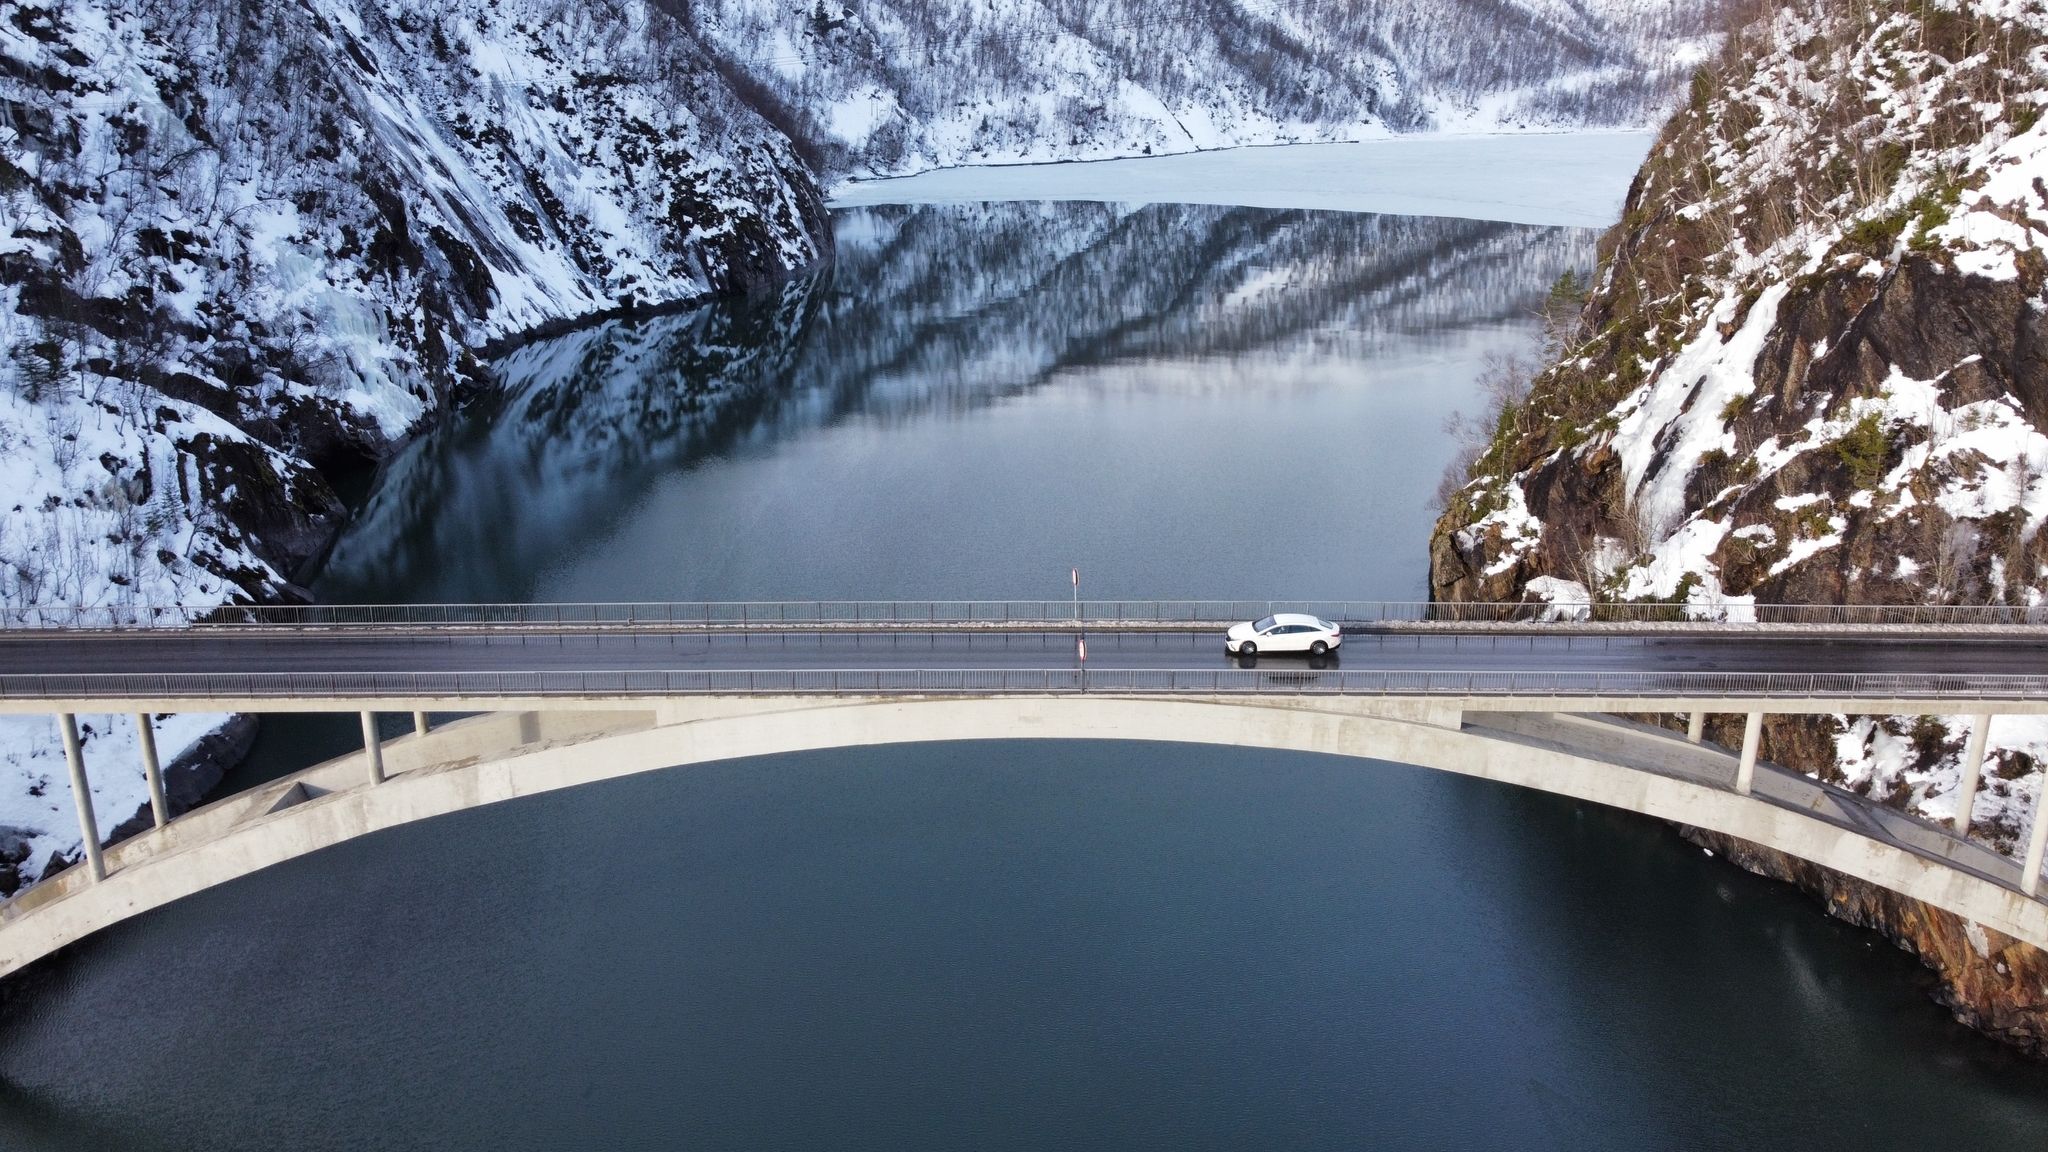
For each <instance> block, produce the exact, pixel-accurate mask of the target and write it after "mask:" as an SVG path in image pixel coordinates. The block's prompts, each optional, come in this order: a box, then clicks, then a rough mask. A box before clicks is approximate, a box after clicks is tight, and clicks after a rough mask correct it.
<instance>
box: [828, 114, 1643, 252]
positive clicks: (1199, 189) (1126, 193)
mask: <svg viewBox="0 0 2048 1152" xmlns="http://www.w3.org/2000/svg"><path fill="white" fill-rule="evenodd" d="M1654 139H1655V137H1654V136H1653V135H1652V134H1651V133H1648V132H1572V133H1555V134H1515V135H1502V136H1408V137H1393V138H1389V139H1385V140H1371V141H1365V142H1362V143H1357V144H1287V145H1277V146H1273V147H1267V148H1231V149H1225V150H1219V151H1211V152H1187V153H1180V154H1176V155H1172V156H1144V157H1138V158H1135V159H1129V160H1096V161H1086V162H1080V163H1072V164H1022V165H1008V166H992V167H971V168H946V169H941V170H939V171H935V172H925V173H922V174H920V175H917V176H905V177H901V178H899V179H894V180H868V181H855V182H849V183H846V184H842V185H840V186H839V187H838V188H836V189H834V191H833V194H832V201H831V203H832V207H834V208H854V207H864V206H868V205H875V204H952V203H963V202H971V201H989V200H1095V201H1103V202H1109V203H1124V204H1166V203H1172V204H1231V205H1238V206H1242V207H1248V208H1316V209H1326V210H1330V211H1338V212H1379V213H1385V214H1389V215H1398V216H1452V217H1458V218H1460V219H1467V220H1500V221H1504V222H1506V223H1510V224H1538V225H1555V226H1563V227H1574V228H1605V227H1607V226H1608V225H1610V224H1613V223H1614V222H1615V221H1616V220H1618V219H1620V218H1621V205H1622V201H1623V199H1624V198H1626V197H1627V195H1628V187H1629V183H1630V181H1632V180H1634V179H1635V175H1636V171H1637V170H1638V169H1639V168H1641V167H1642V164H1643V158H1644V157H1645V156H1646V155H1648V154H1649V151H1650V144H1651V142H1652V141H1653V140H1654Z"/></svg>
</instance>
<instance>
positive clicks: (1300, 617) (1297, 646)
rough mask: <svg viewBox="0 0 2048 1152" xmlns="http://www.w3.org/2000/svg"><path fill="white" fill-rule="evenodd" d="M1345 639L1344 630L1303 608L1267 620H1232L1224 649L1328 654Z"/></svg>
mask: <svg viewBox="0 0 2048 1152" xmlns="http://www.w3.org/2000/svg"><path fill="white" fill-rule="evenodd" d="M1342 643H1344V630H1343V629H1341V628H1339V627H1337V626H1336V625H1335V624H1332V623H1330V622H1329V621H1328V620H1323V619H1320V618H1318V617H1315V616H1310V615H1307V614H1305V613H1301V612H1275V613H1273V614H1272V615H1271V616H1268V617H1266V618H1265V619H1264V620H1254V621H1252V622H1251V623H1249V624H1232V625H1231V626H1230V631H1228V632H1225V633H1224V634H1223V650H1224V651H1225V652H1228V653H1230V654H1231V655H1233V656H1257V655H1259V654H1260V653H1275V652H1306V653H1308V654H1309V655H1311V656H1327V655H1328V654H1330V653H1331V652H1334V651H1336V650H1337V647H1338V645H1340V644H1342Z"/></svg>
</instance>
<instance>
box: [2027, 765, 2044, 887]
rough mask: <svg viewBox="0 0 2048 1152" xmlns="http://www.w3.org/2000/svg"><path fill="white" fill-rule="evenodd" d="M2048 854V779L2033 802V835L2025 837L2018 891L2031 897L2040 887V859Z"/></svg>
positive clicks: (2042, 784)
mask: <svg viewBox="0 0 2048 1152" xmlns="http://www.w3.org/2000/svg"><path fill="white" fill-rule="evenodd" d="M2044 853H2048V779H2043V780H2042V781H2041V795H2040V796H2038V797H2036V798H2035V800H2034V833H2033V835H2031V836H2029V837H2027V859H2026V863H2024V864H2021V865H2020V891H2022V892H2025V893H2026V894H2027V895H2029V896H2032V895H2033V894H2034V890H2035V889H2037V888H2039V887H2040V886H2041V857H2042V855H2043V854H2044Z"/></svg>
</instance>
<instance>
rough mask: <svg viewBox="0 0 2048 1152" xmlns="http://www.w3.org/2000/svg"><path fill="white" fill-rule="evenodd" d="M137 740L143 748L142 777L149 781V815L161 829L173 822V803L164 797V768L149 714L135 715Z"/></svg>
mask: <svg viewBox="0 0 2048 1152" xmlns="http://www.w3.org/2000/svg"><path fill="white" fill-rule="evenodd" d="M135 738H136V740H137V742H138V743H139V744H140V745H141V747H142V775H143V778H144V779H146V780H148V781H149V815H150V817H151V819H153V820H155V821H156V826H157V827H159V828H161V827H163V826H164V825H166V824H169V823H170V822H171V802H170V799H169V798H168V797H166V796H165V795H164V767H163V764H161V763H160V762H159V761H158V760H157V755H156V729H155V728H154V727H152V726H151V725H150V723H149V713H147V712H137V713H136V714H135Z"/></svg>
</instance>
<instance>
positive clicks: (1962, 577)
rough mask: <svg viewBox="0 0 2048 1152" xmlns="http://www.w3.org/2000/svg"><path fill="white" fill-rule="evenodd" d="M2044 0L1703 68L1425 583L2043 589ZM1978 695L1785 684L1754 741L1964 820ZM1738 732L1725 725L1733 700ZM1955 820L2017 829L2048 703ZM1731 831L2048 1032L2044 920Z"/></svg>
mask: <svg viewBox="0 0 2048 1152" xmlns="http://www.w3.org/2000/svg"><path fill="white" fill-rule="evenodd" d="M2044 47H2048V15H2044V14H2043V13H2041V12H2040V11H2039V10H2038V9H2035V8H2032V7H2022V6H2010V5H1964V6H1948V7H1945V6H1941V5H1925V4H1919V3H1908V2H1902V0H1879V2H1877V3H1853V4H1852V3H1848V2H1846V0H1808V2H1807V3H1802V4H1797V5H1792V6H1789V7H1779V8H1773V9H1770V10H1767V11H1765V12H1764V13H1763V14H1762V15H1761V16H1760V18H1759V19H1758V20H1757V22H1756V23H1754V24H1752V25H1750V26H1748V27H1746V28H1744V29H1742V30H1740V31H1739V32H1738V33H1736V34H1734V35H1733V36H1732V37H1731V39H1730V41H1729V44H1728V46H1727V49H1726V51H1725V53H1724V54H1723V55H1722V57H1721V58H1720V59H1718V60H1717V61H1715V62H1714V63H1713V64H1711V65H1710V66H1709V67H1707V68H1705V69H1703V70H1702V71H1701V72H1700V74H1699V75H1698V76H1697V77H1696V78H1695V79H1694V82H1693V85H1692V89H1691V93H1690V99H1689V101H1688V104H1687V106H1686V107H1685V108H1684V109H1683V110H1681V111H1680V112H1679V113H1678V115H1677V116H1676V117H1675V118H1674V119H1673V120H1672V122H1671V124H1670V125H1669V126H1668V127H1667V128H1666V129H1665V131H1664V132H1663V134H1662V136H1661V138H1660V139H1659V141H1658V143H1657V144H1656V145H1655V147H1654V148H1653V149H1652V151H1651V155H1650V157H1649V160H1648V162H1647V163H1646V165H1645V167H1644V169H1643V171H1642V173H1641V175H1640V176H1639V177H1638V178H1637V181H1636V183H1635V186H1634V187H1633V188H1632V189H1631V192H1630V196H1629V200H1628V206H1627V211H1626V215H1625V216H1624V219H1623V221H1622V223H1621V224H1620V226H1618V227H1617V228H1616V229H1615V230H1614V231H1613V232H1612V233H1610V235H1609V236H1608V237H1607V239H1606V240H1605V241H1604V242H1603V245H1602V248H1603V254H1602V269H1601V273H1600V276H1599V278H1598V279H1597V281H1596V282H1595V284H1594V285H1593V287H1592V289H1591V291H1590V292H1585V293H1584V294H1583V299H1582V300H1580V299H1579V297H1580V295H1581V293H1580V292H1579V289H1578V286H1577V285H1561V286H1560V290H1559V292H1558V293H1556V294H1554V298H1556V297H1558V296H1562V297H1565V298H1567V300H1568V302H1576V303H1577V304H1578V306H1577V307H1574V308H1567V309H1565V310H1564V314H1565V315H1564V319H1563V322H1562V323H1560V324H1558V325H1557V326H1556V327H1555V328H1554V329H1553V332H1552V338H1553V347H1552V351H1553V352H1554V353H1555V357H1554V359H1555V361H1556V362H1555V364H1554V365H1553V366H1552V367H1551V368H1550V369H1548V370H1547V371H1545V372H1544V373H1542V374H1541V375H1540V376H1538V377H1537V378H1536V379H1535V380H1534V381H1533V382H1532V385H1531V387H1530V388H1529V389H1528V390H1527V391H1526V393H1523V394H1509V395H1506V396H1505V397H1504V398H1503V399H1504V402H1503V404H1502V407H1501V409H1500V411H1499V412H1498V413H1497V417H1498V419H1497V421H1496V425H1495V435H1494V437H1493V438H1492V440H1491V442H1489V443H1487V444H1485V445H1482V446H1479V447H1478V449H1477V451H1476V452H1475V456H1474V459H1473V460H1472V461H1471V463H1470V466H1469V473H1468V475H1467V476H1466V477H1464V478H1463V480H1464V482H1463V483H1462V485H1460V486H1456V487H1455V488H1454V490H1453V492H1452V494H1451V497H1450V499H1449V500H1448V501H1447V507H1446V510H1445V513H1444V515H1443V517H1442V519H1441V520H1440V522H1439V523H1438V525H1437V528H1436V531H1435V534H1434V536H1433V537H1432V540H1431V544H1430V561H1431V574H1430V580H1431V587H1432V591H1433V594H1434V595H1435V596H1436V597H1438V598H1440V599H1443V600H1508V601H1514V600H1522V599H1528V600H1532V601H1547V602H1549V604H1550V605H1551V609H1550V610H1551V611H1554V612H1564V613H1568V614H1578V615H1586V614H1598V613H1599V612H1600V611H1601V610H1602V606H1603V605H1604V604H1609V603H1614V602H1654V603H1659V604H1670V605H1671V607H1670V609H1669V611H1670V612H1672V613H1673V614H1674V615H1692V616H1697V617H1704V618H1720V617H1732V618H1738V619H1739V618H1742V617H1743V616H1744V614H1745V613H1747V612H1748V610H1749V608H1750V606H1751V605H1754V604H1757V603H1819V604H1833V603H1893V604H1952V603H1985V602H1991V603H2007V604H2014V605H2038V604H2042V603H2044V602H2048V537H2044V533H2043V532H2042V528H2043V527H2044V519H2048V436H2044V435H2043V434H2042V431H2041V429H2043V428H2048V422H2044V421H2048V327H2044V323H2048V183H2044V180H2048V126H2044V125H2043V122H2042V121H2043V111H2044V108H2048V56H2044ZM1971 723H1973V721H1970V720H1968V719H1967V718H1956V717H1849V716H1832V717H1815V718H1772V719H1771V720H1770V721H1769V722H1767V724H1766V726H1765V732H1764V747H1763V755H1764V756H1765V757H1766V758H1768V759H1771V760H1773V761H1775V762H1777V763H1780V764H1783V765H1785V766H1787V767H1790V768H1793V769H1796V770H1799V771H1802V772H1807V773H1809V774H1812V775H1816V776H1819V777H1822V778H1824V779H1828V780H1830V781H1832V782H1835V783H1839V784H1841V785H1843V786H1846V787H1849V788H1852V789H1854V790H1857V791H1859V792H1862V793H1864V794H1867V795H1870V796H1873V797H1875V798H1877V799H1879V800H1881V801H1883V802H1884V803H1887V804H1891V805H1893V806H1896V807H1898V808H1901V809H1903V810H1907V811H1912V812H1914V813H1916V814H1918V815H1920V816H1922V817H1923V818H1926V819H1930V820H1934V821H1937V822H1939V821H1947V820H1952V819H1953V818H1954V815H1955V811H1954V805H1955V790H1956V786H1957V777H1958V775H1959V771H1958V760H1959V757H1960V754H1961V752H1962V749H1963V747H1964V744H1965V740H1966V737H1967V736H1968V735H1969V730H1970V725H1971ZM1718 738H1720V739H1722V740H1723V742H1726V743H1731V744H1732V743H1735V742H1737V741H1739V735H1738V734H1736V733H1734V732H1732V731H1729V732H1725V733H1721V734H1719V736H1718ZM1988 738H1989V744H1990V750H1991V751H1990V760H1989V763H1988V765H1987V768H1986V774H1985V776H1986V779H1985V785H1986V786H1985V788H1984V790H1983V792H1981V793H1980V794H1979V796H1978V798H1977V803H1976V807H1975V808H1974V809H1973V813H1972V835H1973V836H1974V837H1976V838H1978V839H1980V840H1982V841H1984V842H1986V843H1988V844H1989V845H1990V846H1991V847H1993V848H1996V849H1999V850H2001V851H2005V852H2012V851H2013V850H2014V849H2015V847H2016V846H2017V844H2018V842H2019V841H2020V838H2021V835H2022V832H2023V830H2024V827H2025V825H2026V822H2027V821H2028V820H2029V819H2030V818H2031V812H2032V811H2033V807H2034V798H2035V797H2036V796H2037V795H2039V792H2040V789H2041V788H2042V787H2043V786H2044V782H2043V773H2042V771H2041V768H2040V766H2041V764H2043V763H2048V725H2043V724H2042V723H2041V722H2039V721H2036V720H2033V719H2031V718H2023V717H2001V718H1999V719H1998V720H1997V721H1996V722H1995V723H1994V724H1993V726H1992V728H1991V729H1990V732H1989V734H1988ZM1716 841H1717V845H1718V847H1720V848H1721V849H1722V850H1723V851H1726V852H1728V853H1729V854H1731V855H1732V856H1734V857H1735V858H1737V859H1738V860H1739V861H1741V862H1743V863H1745V864H1746V865H1747V866H1750V867H1752V868H1754V869H1755V870H1757V871H1761V872H1764V873H1766V874H1768V875H1774V876H1779V877H1782V878H1784V879H1787V880H1789V881H1792V882H1794V883H1797V884H1800V885H1801V886H1802V887H1805V888H1807V889H1808V890H1810V891H1813V892H1815V893H1816V894H1818V895H1820V896H1821V897H1822V898H1823V899H1824V900H1825V901H1826V902H1827V903H1828V905H1829V907H1830V909H1831V910H1833V911H1836V912H1837V913H1838V914H1841V915H1844V916H1845V917H1846V918H1848V919H1852V920H1855V921H1856V922H1857V923H1861V924H1866V925H1869V926H1871V927H1874V928H1877V929H1879V930H1880V931H1883V932H1885V933H1886V934H1887V935H1889V936H1891V937H1892V938H1893V939H1894V940H1896V941H1898V942H1899V943H1900V944H1901V945H1902V946H1904V947H1906V948H1908V949H1910V950H1912V951H1914V952H1916V953H1918V954H1919V955H1921V956H1922V957H1923V958H1924V959H1926V960H1927V961H1928V963H1929V965H1930V966H1931V967H1933V968H1934V969H1935V970H1936V971H1937V972H1938V973H1939V974H1940V976H1941V979H1942V987H1943V992H1942V993H1941V995H1942V997H1943V998H1944V1001H1945V1002H1946V1003H1948V1004H1949V1005H1950V1006H1951V1007H1952V1008H1953V1009H1954V1010H1955V1012H1956V1013H1957V1015H1958V1017H1959V1018H1961V1019H1964V1020H1966V1021H1968V1022H1971V1023H1973V1024H1975V1025H1977V1026H1979V1027H1982V1028H1984V1029H1985V1030H1986V1031H1988V1032H1991V1033H1992V1034H1994V1035H1997V1036H2000V1037H2001V1038H2004V1039H2007V1040H2011V1041H2012V1042H2014V1043H2016V1044H2019V1045H2021V1046H2022V1047H2026V1048H2028V1049H2029V1050H2031V1051H2034V1052H2037V1053H2040V1052H2042V1051H2043V1048H2042V1037H2043V1036H2044V1035H2048V1003H2044V997H2043V993H2042V988H2043V986H2044V985H2043V983H2042V981H2041V979H2040V976H2041V974H2042V973H2043V972H2044V971H2048V961H2044V957H2043V955H2042V954H2041V953H2040V952H2039V951H2038V950H2035V949H2032V948H2031V947H2029V946H2027V945H2024V944H2020V943H2016V942H2012V941H1998V940H1993V939H1991V938H1990V937H1989V936H1987V935H1986V934H1985V933H1984V932H1983V931H1981V930H1980V929H1978V928H1976V927H1974V926H1971V925H1965V924H1961V923H1960V922H1957V921H1956V920H1955V919H1954V918H1953V917H1947V916H1945V915H1943V914H1941V913H1938V912H1936V911H1934V910H1932V909H1929V908H1926V907H1924V906H1921V905H1918V904H1915V903H1913V902H1911V901H1907V900H1903V899H1901V898H1898V897H1895V896H1892V895H1890V894H1888V893H1882V892H1878V891H1876V890H1873V889H1870V888H1869V887H1868V886H1867V885H1862V884H1860V883H1858V882H1856V881H1853V880H1850V879H1848V878H1845V877H1842V876H1838V875H1834V874H1832V873H1828V872H1826V871H1825V870H1822V869H1818V868H1814V867H1811V866H1809V865H1804V864H1801V863H1799V862H1796V861H1790V860H1787V859H1785V858H1783V857H1780V856H1777V855H1776V854H1773V853H1768V852H1764V851H1763V850H1761V849H1758V848H1756V847H1755V846H1753V845H1736V844H1729V843H1726V842H1725V841H1722V840H1720V838H1716Z"/></svg>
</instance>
